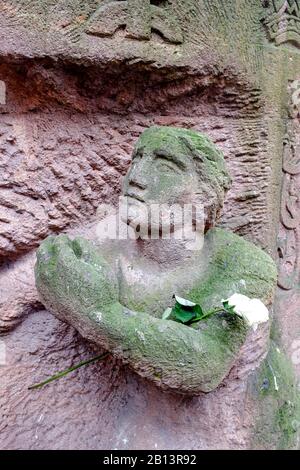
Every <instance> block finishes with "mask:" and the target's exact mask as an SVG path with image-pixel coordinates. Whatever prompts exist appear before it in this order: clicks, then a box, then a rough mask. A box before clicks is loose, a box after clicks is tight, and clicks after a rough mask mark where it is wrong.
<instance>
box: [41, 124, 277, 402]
mask: <svg viewBox="0 0 300 470" xmlns="http://www.w3.org/2000/svg"><path fill="white" fill-rule="evenodd" d="M229 187H230V177H229V174H228V173H227V170H226V166H225V161H224V157H223V155H222V153H221V152H220V151H219V150H218V149H217V147H216V146H215V145H214V144H213V143H212V142H211V141H210V140H209V139H208V138H207V137H206V136H204V135H202V134H199V133H196V132H194V131H191V130H186V129H177V128H172V127H150V128H149V129H147V130H146V131H144V132H143V133H142V135H141V136H140V138H139V139H138V142H137V144H136V146H135V149H134V153H133V158H132V163H131V166H130V168H129V170H128V173H127V176H126V178H125V182H124V187H123V194H124V195H125V196H127V197H128V201H129V210H128V220H127V221H126V222H127V223H128V224H131V222H132V221H131V217H132V218H134V215H136V214H137V213H139V211H140V210H141V208H142V207H144V206H145V205H146V204H148V205H149V204H154V203H159V204H162V203H164V204H174V203H177V204H179V205H182V204H202V205H203V207H204V232H205V235H204V242H203V247H202V249H201V250H193V251H192V250H189V249H188V245H187V241H186V240H185V239H176V237H173V238H172V237H171V238H170V239H168V240H164V239H162V238H161V237H160V238H159V237H156V238H155V239H151V237H150V238H149V239H144V240H143V239H141V238H136V239H131V240H123V241H121V240H105V241H103V242H101V243H100V242H99V241H95V243H94V244H92V243H91V242H90V241H87V240H85V239H83V238H77V239H75V240H71V239H69V238H68V237H67V236H66V235H59V236H58V237H53V236H51V237H49V238H47V239H46V240H45V241H44V242H43V243H42V244H41V246H40V248H39V250H38V253H37V264H36V285H37V289H38V292H39V295H40V299H41V301H42V302H43V304H44V305H45V306H46V307H47V309H49V310H50V311H51V312H53V313H54V314H55V315H56V316H57V317H58V318H59V319H61V320H62V321H64V322H67V323H70V324H71V325H73V326H74V327H75V328H76V329H77V330H78V331H79V332H80V333H81V334H82V335H83V336H84V337H85V338H87V339H89V340H91V341H92V342H95V343H97V344H99V345H101V346H103V347H104V348H105V349H107V350H109V351H110V352H111V353H112V354H113V355H115V356H116V357H118V358H120V359H122V361H124V362H125V363H127V364H128V365H129V366H130V367H131V368H132V369H134V370H135V371H136V372H137V373H138V374H139V375H141V376H142V377H145V378H147V379H149V380H151V381H152V382H154V383H156V384H157V385H158V386H159V387H161V388H162V389H164V390H168V391H173V392H177V393H182V394H190V395H197V394H199V393H201V392H210V391H212V390H214V389H215V388H216V387H218V386H219V385H220V383H221V382H222V380H223V379H224V377H226V376H227V375H228V373H229V371H230V369H231V368H232V366H233V364H234V363H235V362H236V361H237V359H238V357H239V354H240V350H241V347H242V346H243V345H244V344H245V342H246V341H247V338H248V337H249V335H251V331H250V327H249V326H248V325H247V323H246V322H245V320H244V319H242V318H240V317H238V316H234V317H230V316H229V315H228V314H226V313H220V314H216V315H214V316H212V317H210V318H208V319H207V320H205V321H203V322H199V323H198V324H197V325H196V326H194V327H191V326H186V325H183V324H180V323H177V322H175V321H172V320H163V319H162V318H161V317H162V314H163V312H164V310H165V309H166V308H167V307H169V306H170V305H171V304H172V297H173V295H174V294H177V295H180V296H182V297H185V298H187V299H189V300H191V301H194V302H197V303H200V304H201V306H203V307H204V308H206V309H209V308H212V307H214V306H215V305H218V304H220V301H221V299H222V298H223V299H224V298H227V297H229V296H230V295H232V294H234V293H236V292H238V293H241V294H245V295H247V296H249V297H256V298H259V299H260V300H262V301H263V302H264V303H265V304H267V305H268V304H270V303H271V302H272V300H273V294H274V289H275V286H276V279H277V273H276V268H275V265H274V262H273V261H272V259H271V258H270V257H269V256H268V255H267V254H266V253H264V252H263V251H262V250H261V249H260V248H257V247H256V246H255V245H254V244H252V243H250V242H248V241H246V240H245V239H243V238H241V237H239V236H237V235H235V234H233V233H230V232H227V231H225V230H223V229H220V228H214V226H215V224H216V222H217V220H218V216H219V214H220V211H221V208H222V205H223V202H224V196H225V193H226V191H227V190H228V189H229ZM141 224H142V225H143V224H145V227H144V229H146V228H147V224H148V220H144V221H143V220H142V222H141ZM141 228H143V227H140V229H141ZM259 328H262V327H261V326H260V327H259ZM259 328H258V329H259ZM266 334H267V333H266Z"/></svg>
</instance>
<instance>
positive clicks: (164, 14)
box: [85, 0, 183, 44]
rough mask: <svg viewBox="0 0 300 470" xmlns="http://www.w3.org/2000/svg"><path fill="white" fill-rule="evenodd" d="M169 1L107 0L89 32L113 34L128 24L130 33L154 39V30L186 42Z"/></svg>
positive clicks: (163, 35)
mask: <svg viewBox="0 0 300 470" xmlns="http://www.w3.org/2000/svg"><path fill="white" fill-rule="evenodd" d="M170 7H171V5H170V3H169V2H157V1H156V2H153V1H151V0H127V1H104V2H103V3H102V4H101V5H100V7H99V8H98V9H97V10H96V12H95V13H94V14H93V15H92V16H91V18H90V19H89V21H88V23H87V26H86V28H85V33H86V34H89V35H94V36H113V35H114V33H115V32H116V31H117V30H118V29H119V28H122V27H123V28H124V27H125V28H126V37H128V38H132V39H138V40H150V39H151V32H152V31H155V32H157V33H159V34H160V35H161V36H162V37H163V38H164V39H165V40H167V41H169V42H171V43H175V44H179V43H182V42H183V37H182V33H181V29H180V26H179V24H178V21H177V18H176V16H175V15H174V14H173V12H172V10H171V8H170Z"/></svg>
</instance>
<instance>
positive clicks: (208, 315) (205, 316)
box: [191, 308, 224, 323]
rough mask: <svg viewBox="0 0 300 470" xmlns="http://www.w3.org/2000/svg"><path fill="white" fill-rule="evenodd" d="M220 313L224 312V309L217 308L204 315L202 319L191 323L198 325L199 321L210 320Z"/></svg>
mask: <svg viewBox="0 0 300 470" xmlns="http://www.w3.org/2000/svg"><path fill="white" fill-rule="evenodd" d="M218 312H224V308H215V309H214V310H210V311H209V312H207V313H205V314H204V315H203V317H201V318H200V319H196V320H194V321H192V322H191V323H197V322H199V321H202V320H205V319H206V318H208V317H210V316H211V315H214V314H215V313H218Z"/></svg>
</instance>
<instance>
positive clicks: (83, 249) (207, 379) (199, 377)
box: [36, 236, 248, 394]
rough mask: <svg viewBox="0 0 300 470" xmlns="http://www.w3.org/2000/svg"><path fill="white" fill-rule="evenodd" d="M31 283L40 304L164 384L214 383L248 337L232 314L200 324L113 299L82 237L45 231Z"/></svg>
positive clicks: (203, 386) (114, 291)
mask: <svg viewBox="0 0 300 470" xmlns="http://www.w3.org/2000/svg"><path fill="white" fill-rule="evenodd" d="M36 285H37V288H38V291H39V294H40V298H41V300H42V302H43V303H44V304H45V306H46V307H47V308H48V309H49V310H51V311H52V312H53V313H54V314H55V315H56V316H57V317H58V318H60V319H62V320H63V321H66V322H68V323H70V324H71V325H73V326H74V327H75V328H76V329H77V330H78V331H79V332H80V333H81V334H82V335H83V336H84V337H85V338H87V339H90V340H91V341H94V342H96V343H97V344H99V345H101V346H103V347H104V348H105V349H107V350H109V351H111V352H112V353H113V354H114V355H116V356H117V357H119V358H121V359H122V360H123V361H125V362H126V363H128V364H129V365H130V367H131V368H133V369H134V370H135V371H136V372H138V373H139V374H140V375H141V376H143V377H146V378H148V379H150V380H152V381H153V382H155V383H157V384H158V385H159V386H160V387H162V388H163V389H166V390H171V391H175V392H178V393H188V394H197V393H200V392H209V391H211V390H213V389H215V388H216V387H217V386H218V385H219V384H220V382H221V381H222V380H223V378H224V377H225V376H226V375H227V374H228V372H229V370H230V368H231V367H232V365H233V363H234V362H235V360H236V359H237V356H238V354H239V351H240V348H241V346H242V345H243V343H244V342H245V339H246V337H247V332H248V327H247V325H246V323H245V322H244V320H242V319H240V318H238V317H237V316H227V317H226V316H225V317H224V316H214V317H213V318H210V319H208V320H207V321H205V322H203V327H204V328H202V329H200V330H195V329H193V328H191V327H188V326H185V325H182V324H179V323H176V322H173V321H170V320H161V319H157V318H154V317H152V316H151V315H148V314H147V313H140V312H139V313H136V312H132V311H129V310H128V309H126V308H125V307H123V306H122V305H121V304H120V303H119V302H118V286H117V281H116V278H115V277H114V275H113V273H112V272H111V271H110V268H109V266H108V265H107V263H106V262H105V261H104V260H103V258H102V257H101V256H99V255H98V254H97V253H96V252H95V251H94V249H93V247H92V245H91V244H90V243H89V242H86V241H84V240H75V241H73V242H72V241H70V240H69V239H68V238H67V237H66V236H59V237H56V238H53V237H50V238H48V239H47V240H46V241H44V242H43V243H42V245H41V247H40V249H39V250H38V255H37V264H36Z"/></svg>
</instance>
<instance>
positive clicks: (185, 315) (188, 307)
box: [172, 296, 204, 324]
mask: <svg viewBox="0 0 300 470" xmlns="http://www.w3.org/2000/svg"><path fill="white" fill-rule="evenodd" d="M175 299H176V304H175V306H174V307H173V309H172V314H173V315H174V317H175V320H177V321H179V322H181V323H184V324H189V323H191V322H193V323H194V322H195V321H199V320H201V318H202V317H203V315H204V313H203V310H202V308H201V307H200V305H198V304H195V303H194V302H190V301H189V300H186V299H183V298H181V297H178V296H175Z"/></svg>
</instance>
